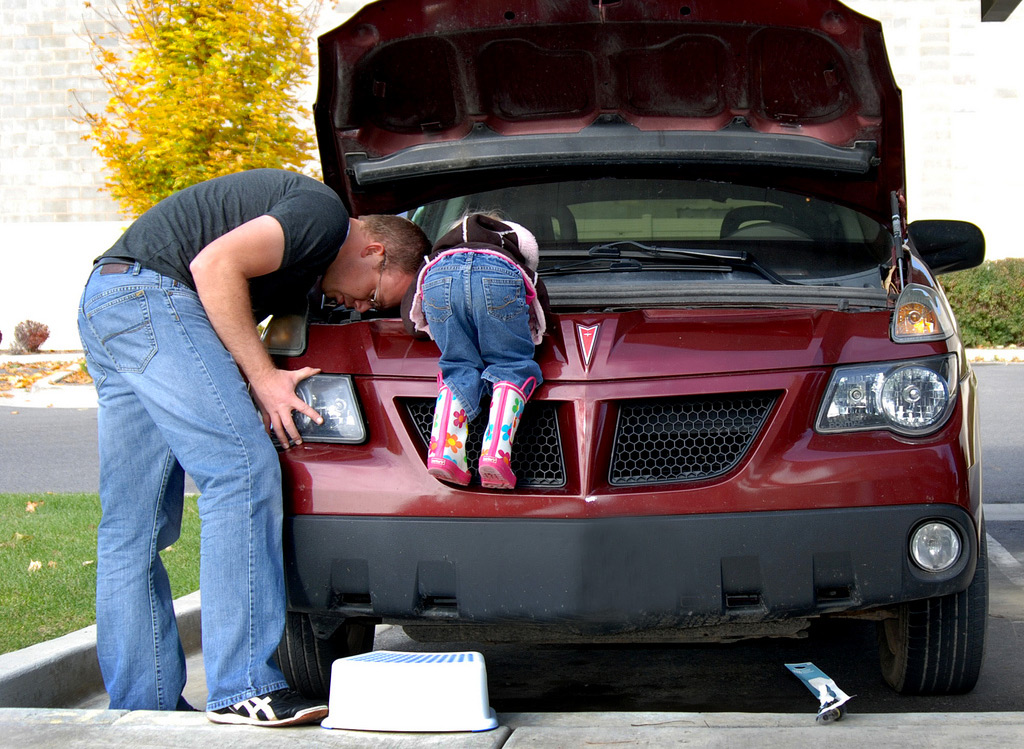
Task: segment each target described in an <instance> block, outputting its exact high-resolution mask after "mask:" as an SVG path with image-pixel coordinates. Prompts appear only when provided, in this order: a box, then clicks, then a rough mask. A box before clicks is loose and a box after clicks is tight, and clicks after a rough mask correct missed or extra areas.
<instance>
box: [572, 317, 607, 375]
mask: <svg viewBox="0 0 1024 749" xmlns="http://www.w3.org/2000/svg"><path fill="white" fill-rule="evenodd" d="M600 327H601V325H600V324H598V325H577V326H576V338H577V339H579V342H580V353H581V354H582V355H583V368H584V369H590V362H591V361H592V360H593V358H594V344H596V343H597V329H598V328H600Z"/></svg>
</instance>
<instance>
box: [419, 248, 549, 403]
mask: <svg viewBox="0 0 1024 749" xmlns="http://www.w3.org/2000/svg"><path fill="white" fill-rule="evenodd" d="M423 314H424V316H425V317H426V319H427V324H428V325H430V333H431V335H432V336H433V337H434V340H435V341H436V342H437V345H438V347H439V348H440V349H441V361H440V365H441V377H442V378H443V379H444V382H445V384H446V385H448V387H449V388H451V390H452V392H453V393H454V394H455V397H456V398H458V400H459V403H460V404H462V406H463V407H464V408H465V409H466V415H467V416H468V417H469V419H470V420H472V419H474V418H476V416H477V414H478V413H479V412H480V400H481V398H482V396H483V393H484V391H485V390H487V391H490V389H491V384H492V383H496V382H511V383H512V384H514V385H515V386H516V387H519V388H522V387H523V385H524V384H525V383H526V382H527V381H528V380H529V379H530V378H531V377H533V378H534V379H535V380H536V382H537V385H539V384H540V383H541V381H542V379H541V374H540V366H539V365H538V364H537V362H535V361H534V359H533V352H534V346H533V338H532V337H531V335H530V310H529V308H528V305H527V303H526V285H525V284H524V282H523V277H522V274H521V273H520V271H519V269H518V268H517V267H516V266H515V265H514V264H513V263H512V262H511V261H509V260H505V259H504V258H501V257H497V256H495V255H491V254H486V253H478V252H457V253H454V254H451V255H448V256H446V257H443V258H441V259H440V260H439V261H438V262H437V263H435V264H434V265H433V266H432V267H431V268H430V270H429V271H427V276H426V278H425V279H424V282H423ZM527 395H529V393H527Z"/></svg>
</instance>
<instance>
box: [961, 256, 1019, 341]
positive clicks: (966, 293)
mask: <svg viewBox="0 0 1024 749" xmlns="http://www.w3.org/2000/svg"><path fill="white" fill-rule="evenodd" d="M942 286H943V288H944V289H945V290H946V296H947V297H949V303H950V305H952V307H953V311H954V312H955V313H956V318H957V321H958V322H959V323H960V335H961V338H962V339H963V342H964V345H965V346H970V347H972V348H975V347H990V346H1021V345H1024V258H1008V259H1006V260H997V261H994V262H986V263H983V264H982V265H980V266H978V267H977V268H971V269H970V270H965V271H960V272H959V273H951V274H950V275H948V276H943V277H942Z"/></svg>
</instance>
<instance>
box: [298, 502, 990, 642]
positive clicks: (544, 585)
mask: <svg viewBox="0 0 1024 749" xmlns="http://www.w3.org/2000/svg"><path fill="white" fill-rule="evenodd" d="M931 518H942V519H946V520H948V521H950V522H951V523H953V524H954V525H955V526H956V527H957V528H958V529H959V531H960V534H961V540H962V542H963V549H964V551H963V555H962V558H961V559H960V561H959V562H958V563H957V564H955V565H954V566H953V568H952V569H950V570H949V571H947V572H945V573H942V574H928V573H925V572H923V571H921V570H919V569H917V568H916V567H915V566H914V565H913V564H912V563H911V562H910V561H909V559H908V554H907V549H908V539H909V536H910V533H911V532H912V531H913V529H914V528H915V527H916V526H917V525H918V523H920V522H921V521H923V520H925V519H931ZM977 556H978V536H977V530H976V525H975V523H974V520H973V519H972V518H971V516H970V515H969V514H968V513H967V512H966V511H964V510H963V509H962V508H959V507H956V506H952V505H905V506H896V507H871V508H855V509H828V510H812V511H799V512H764V513H729V514H716V515H690V516H687V515H682V516H658V517H630V518H606V519H592V520H547V519H541V520H537V519H524V518H514V519H511V518H508V519H499V520H494V519H484V520H478V519H441V518H413V517H410V518H398V517H352V516H308V515H304V516H296V517H291V518H288V519H287V520H286V524H285V573H286V581H287V589H288V598H289V608H290V609H291V610H294V611H307V612H314V613H327V612H334V613H336V614H340V615H343V616H347V617H356V616H358V617H374V618H379V619H382V620H384V621H392V622H396V623H403V622H404V623H412V622H424V623H425V622H430V621H435V622H438V621H445V622H448V623H456V622H459V623H464V624H517V623H518V624H534V625H548V624H563V625H570V626H572V627H573V628H574V629H578V630H579V631H589V632H594V633H611V632H616V631H627V630H636V629H654V628H660V627H694V626H705V625H714V624H719V623H725V622H731V621H768V620H776V619H785V618H792V617H806V616H814V615H817V614H823V613H828V612H837V611H848V610H859V609H866V608H871V607H876V606H885V605H891V604H895V603H900V602H903V601H909V600H915V599H921V598H930V597H934V596H940V595H945V594H948V593H955V592H958V591H961V590H964V589H965V588H966V587H967V586H968V585H969V584H970V582H971V580H972V579H973V576H974V568H975V564H976V561H977Z"/></svg>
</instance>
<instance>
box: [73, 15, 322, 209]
mask: <svg viewBox="0 0 1024 749" xmlns="http://www.w3.org/2000/svg"><path fill="white" fill-rule="evenodd" d="M321 3H322V0H313V2H311V3H310V4H308V5H305V6H304V5H302V4H300V2H298V1H297V0H110V3H109V5H110V7H112V8H113V11H112V15H110V16H101V17H103V18H104V20H106V21H107V23H108V25H109V26H110V31H109V32H106V33H102V34H99V33H94V34H93V35H91V36H90V43H91V46H92V51H93V56H94V59H95V61H96V70H97V71H98V72H99V74H100V76H102V79H103V83H104V86H105V88H106V89H107V90H108V91H109V93H110V99H109V100H108V102H107V104H106V106H105V108H104V109H103V111H102V112H89V111H87V110H86V109H85V107H83V111H84V114H82V115H81V116H80V117H79V119H80V121H84V122H85V123H86V124H88V126H89V128H90V130H89V132H88V134H86V135H85V136H84V137H85V138H86V139H87V140H91V141H93V145H94V148H95V150H96V151H97V153H99V155H100V156H101V157H102V158H103V160H104V161H105V163H106V165H107V169H108V173H109V178H108V181H107V187H108V189H109V191H110V193H111V195H112V196H113V197H114V198H115V200H117V201H118V203H120V205H121V207H122V209H124V210H125V211H126V212H127V213H129V214H130V215H133V216H137V215H139V214H141V213H142V212H143V211H145V210H146V209H147V208H149V207H150V206H152V205H154V204H156V203H157V202H159V201H160V200H161V199H163V198H165V197H167V196H168V195H170V194H171V193H174V192H177V191H178V190H181V189H183V188H185V187H188V186H189V185H192V184H195V183H197V182H202V181H204V180H207V179H211V178H213V177H218V176H220V175H223V174H231V173H233V172H239V171H242V170H245V169H256V168H260V167H274V168H279V169H293V170H301V168H302V167H303V165H305V164H306V163H307V162H309V161H310V159H312V158H313V152H314V139H313V137H312V135H311V133H309V132H307V130H306V129H304V128H302V127H300V126H299V124H298V122H300V121H301V119H298V118H300V117H301V115H302V107H301V105H300V103H299V101H298V99H297V93H298V89H299V88H300V87H301V86H302V85H303V84H304V83H305V82H306V81H307V78H308V75H309V72H310V67H311V65H312V58H311V55H310V52H309V48H310V44H311V41H312V35H313V33H314V27H315V22H316V18H317V15H318V13H319V11H320V7H321ZM86 6H87V7H92V5H91V4H90V3H88V2H87V3H86ZM94 10H95V9H94ZM96 12H99V11H96Z"/></svg>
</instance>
